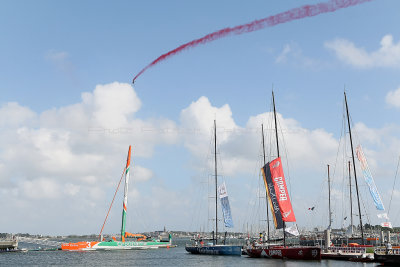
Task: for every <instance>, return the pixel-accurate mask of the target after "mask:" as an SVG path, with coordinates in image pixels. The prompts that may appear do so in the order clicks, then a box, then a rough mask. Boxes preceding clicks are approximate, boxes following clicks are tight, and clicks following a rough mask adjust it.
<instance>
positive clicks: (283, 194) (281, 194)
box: [274, 177, 287, 201]
mask: <svg viewBox="0 0 400 267" xmlns="http://www.w3.org/2000/svg"><path fill="white" fill-rule="evenodd" d="M274 180H275V182H276V184H277V185H278V189H279V201H285V200H287V193H286V190H285V184H284V183H283V179H282V177H275V178H274Z"/></svg>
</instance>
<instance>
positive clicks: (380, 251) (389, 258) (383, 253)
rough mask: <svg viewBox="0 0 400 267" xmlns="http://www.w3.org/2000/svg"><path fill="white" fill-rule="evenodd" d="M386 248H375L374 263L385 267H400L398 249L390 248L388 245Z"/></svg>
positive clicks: (399, 250)
mask: <svg viewBox="0 0 400 267" xmlns="http://www.w3.org/2000/svg"><path fill="white" fill-rule="evenodd" d="M386 246H387V247H386V248H377V249H375V251H374V261H375V262H379V263H382V264H383V265H385V266H400V249H398V248H391V246H390V244H387V245H386Z"/></svg>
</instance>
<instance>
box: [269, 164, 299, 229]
mask: <svg viewBox="0 0 400 267" xmlns="http://www.w3.org/2000/svg"><path fill="white" fill-rule="evenodd" d="M262 172H263V177H264V184H265V188H266V190H267V194H268V202H269V204H270V207H271V210H272V211H273V212H272V214H273V217H274V224H275V228H276V229H281V228H283V222H295V221H296V218H295V216H294V212H293V208H292V204H291V202H290V198H289V193H288V191H287V187H286V181H285V177H284V175H283V169H282V162H281V158H280V157H279V158H277V159H275V160H273V161H271V162H268V163H267V164H265V166H264V167H263V168H262Z"/></svg>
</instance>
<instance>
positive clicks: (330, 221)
mask: <svg viewBox="0 0 400 267" xmlns="http://www.w3.org/2000/svg"><path fill="white" fill-rule="evenodd" d="M328 194H329V226H328V229H331V227H332V212H331V178H330V175H329V164H328Z"/></svg>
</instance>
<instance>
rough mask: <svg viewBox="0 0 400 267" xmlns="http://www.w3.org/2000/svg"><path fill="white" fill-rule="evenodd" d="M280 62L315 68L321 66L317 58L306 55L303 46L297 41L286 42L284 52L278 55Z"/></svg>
mask: <svg viewBox="0 0 400 267" xmlns="http://www.w3.org/2000/svg"><path fill="white" fill-rule="evenodd" d="M275 62H276V63H278V64H291V65H293V66H295V67H302V68H304V67H305V68H314V67H317V66H321V63H320V62H318V61H317V60H315V59H312V58H309V57H307V56H306V55H304V53H303V51H302V50H301V48H300V47H299V46H298V45H297V44H296V43H290V44H285V45H284V46H283V49H282V52H281V53H280V54H279V55H278V56H277V57H276V59H275Z"/></svg>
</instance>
